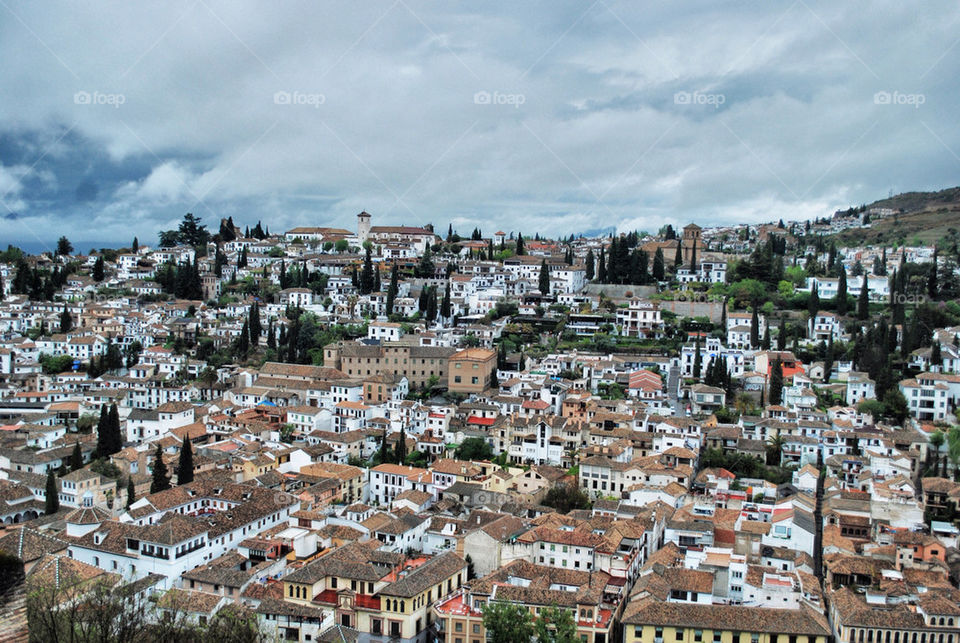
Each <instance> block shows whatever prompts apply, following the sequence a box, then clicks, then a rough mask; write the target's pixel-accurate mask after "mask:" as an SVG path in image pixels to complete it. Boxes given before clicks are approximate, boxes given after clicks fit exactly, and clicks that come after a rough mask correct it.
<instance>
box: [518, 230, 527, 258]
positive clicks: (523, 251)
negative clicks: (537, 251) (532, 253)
mask: <svg viewBox="0 0 960 643" xmlns="http://www.w3.org/2000/svg"><path fill="white" fill-rule="evenodd" d="M517 254H518V255H524V254H527V251H526V248H524V245H523V235H522V234H519V233H518V234H517Z"/></svg>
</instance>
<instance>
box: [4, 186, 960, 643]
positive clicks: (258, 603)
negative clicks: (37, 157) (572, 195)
mask: <svg viewBox="0 0 960 643" xmlns="http://www.w3.org/2000/svg"><path fill="white" fill-rule="evenodd" d="M957 190H958V189H954V190H953V191H952V192H951V193H955V192H957ZM941 196H942V195H941ZM954 196H956V195H955V194H954ZM942 200H943V199H940V201H937V200H936V199H934V198H933V197H931V198H930V199H928V200H927V202H924V203H923V204H922V205H920V206H917V205H915V202H916V201H917V198H916V197H912V201H911V203H912V204H913V205H911V204H907V203H902V202H898V200H897V197H891V198H890V199H886V200H884V201H880V202H877V203H876V204H872V205H863V206H855V207H851V208H849V209H848V210H840V211H837V212H834V213H827V212H825V213H823V215H822V216H821V217H820V218H818V219H815V220H808V221H783V220H774V221H771V222H769V223H765V224H742V225H733V226H707V225H704V226H702V227H701V226H700V225H697V224H695V223H689V224H687V225H684V226H683V227H674V226H673V225H664V226H663V227H662V228H661V229H659V230H651V231H623V230H621V231H620V232H618V233H615V234H612V235H607V236H582V235H573V234H570V235H568V236H565V237H560V238H548V237H546V236H544V235H543V233H537V232H533V233H531V231H527V230H512V231H502V230H494V229H481V227H480V225H477V226H476V227H472V229H469V230H460V229H455V227H454V225H453V224H449V225H447V224H446V222H437V225H436V227H435V226H434V225H433V224H428V223H424V222H408V223H417V224H418V225H380V224H379V222H378V221H377V218H378V217H377V214H376V213H368V212H365V211H364V212H360V213H359V214H356V225H355V226H354V227H353V229H345V228H339V227H314V226H310V225H303V226H300V227H294V228H292V229H289V230H283V231H281V230H276V229H273V230H272V229H271V228H273V227H274V226H273V225H272V224H271V222H270V221H268V220H262V221H244V222H240V221H234V220H233V218H230V217H228V218H223V219H221V220H218V221H211V220H210V219H203V218H201V217H200V216H195V215H194V214H189V213H188V214H186V215H185V216H184V217H183V219H182V221H181V222H180V225H179V227H178V228H176V229H173V230H168V231H163V232H161V233H160V234H159V237H158V238H157V239H156V240H154V239H149V240H148V239H140V240H138V239H132V243H130V244H129V245H127V246H126V247H123V248H119V249H111V248H103V249H90V250H89V251H88V252H86V253H84V252H83V251H82V250H81V249H80V248H75V247H74V246H73V244H72V243H71V241H70V240H69V239H68V238H67V237H66V236H64V237H61V238H60V240H59V242H58V243H57V244H56V248H51V249H50V250H49V251H47V252H43V253H40V254H32V255H31V254H27V253H25V252H23V251H21V250H19V249H18V248H16V247H13V246H11V247H9V248H8V249H7V250H6V251H3V252H0V278H2V289H0V292H2V295H3V297H2V302H0V522H2V523H3V531H2V532H0V564H2V566H3V571H2V573H0V576H2V577H3V579H4V580H3V581H2V585H3V587H2V588H0V595H2V596H3V597H4V600H3V601H0V639H4V636H9V637H10V638H9V639H4V640H17V639H16V638H15V637H16V636H17V634H16V633H17V632H18V631H19V632H22V631H23V630H22V628H24V627H29V631H30V636H31V640H33V639H36V640H67V639H65V638H63V636H62V635H63V632H65V631H71V630H73V631H77V630H83V631H94V630H95V631H98V632H103V631H108V630H109V631H112V628H120V627H126V628H130V631H131V632H133V631H139V632H150V633H151V634H150V638H152V639H154V640H196V639H195V638H191V637H200V636H202V637H210V638H211V640H212V639H215V640H282V641H298V642H308V641H310V642H312V641H364V642H367V641H402V642H411V643H412V642H417V643H421V642H423V643H426V642H428V641H443V642H445V643H481V642H484V641H493V642H495V643H503V642H509V641H530V640H534V639H535V640H537V641H557V642H562V643H573V642H578V641H582V642H584V643H620V642H622V643H681V642H682V643H711V642H713V643H828V642H835V643H960V589H958V588H957V587H958V581H960V529H958V524H960V515H958V513H957V505H958V503H960V420H958V417H957V415H956V414H955V412H956V410H957V401H958V400H960V304H958V298H960V271H958V252H960V248H958V243H960V236H958V234H957V230H956V229H954V228H950V229H949V231H945V232H943V234H940V233H939V232H937V233H936V234H935V235H934V236H930V235H925V234H922V232H923V231H922V230H914V229H913V228H911V221H914V220H915V218H916V217H929V216H930V213H931V212H934V213H935V214H936V216H937V217H941V218H943V219H949V218H950V217H955V216H956V212H957V211H958V207H960V206H957V205H956V203H955V204H954V205H953V206H949V207H946V206H942V205H939V206H938V205H936V203H942ZM954 200H955V201H957V200H956V199H954ZM931 204H933V205H931ZM937 208H942V209H940V210H938V209H937ZM351 216H353V215H352V214H351ZM305 223H306V222H305ZM479 223H480V222H478V224H479ZM944 225H946V224H944ZM208 226H209V228H208ZM84 628H88V629H84ZM138 628H139V629H138ZM217 636H219V637H220V638H216V637H217ZM70 640H74V639H70ZM80 640H87V639H80ZM103 640H121V639H103ZM122 640H127V639H122ZM141 640H142V639H141Z"/></svg>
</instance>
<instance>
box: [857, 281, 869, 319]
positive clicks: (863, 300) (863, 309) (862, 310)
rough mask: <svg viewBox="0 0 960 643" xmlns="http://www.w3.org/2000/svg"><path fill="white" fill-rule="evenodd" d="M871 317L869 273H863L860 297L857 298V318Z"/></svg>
mask: <svg viewBox="0 0 960 643" xmlns="http://www.w3.org/2000/svg"><path fill="white" fill-rule="evenodd" d="M869 317H870V289H869V288H868V287H867V275H866V274H864V275H863V283H862V284H861V286H860V297H858V298H857V319H867V318H869Z"/></svg>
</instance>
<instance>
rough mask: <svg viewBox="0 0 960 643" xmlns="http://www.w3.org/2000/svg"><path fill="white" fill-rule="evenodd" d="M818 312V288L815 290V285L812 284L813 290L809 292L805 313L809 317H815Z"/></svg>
mask: <svg viewBox="0 0 960 643" xmlns="http://www.w3.org/2000/svg"><path fill="white" fill-rule="evenodd" d="M819 310H820V291H819V288H817V284H813V289H812V290H811V291H810V299H808V300H807V312H808V313H810V316H811V317H816V316H817V312H818V311H819Z"/></svg>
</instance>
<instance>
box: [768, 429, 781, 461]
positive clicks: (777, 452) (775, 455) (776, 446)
mask: <svg viewBox="0 0 960 643" xmlns="http://www.w3.org/2000/svg"><path fill="white" fill-rule="evenodd" d="M784 442H785V440H784V438H783V436H782V435H780V429H777V432H776V433H774V434H773V435H771V436H770V438H769V439H768V440H767V465H768V466H772V467H776V466H779V465H780V458H781V454H782V452H783V444H784Z"/></svg>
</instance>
